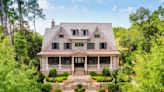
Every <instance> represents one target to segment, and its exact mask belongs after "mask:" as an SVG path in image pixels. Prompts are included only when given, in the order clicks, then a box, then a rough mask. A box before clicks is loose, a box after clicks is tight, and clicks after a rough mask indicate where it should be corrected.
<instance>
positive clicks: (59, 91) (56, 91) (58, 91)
mask: <svg viewBox="0 0 164 92" xmlns="http://www.w3.org/2000/svg"><path fill="white" fill-rule="evenodd" d="M54 92H62V91H61V89H56V90H55V91H54Z"/></svg>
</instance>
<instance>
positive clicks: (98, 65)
mask: <svg viewBox="0 0 164 92" xmlns="http://www.w3.org/2000/svg"><path fill="white" fill-rule="evenodd" d="M97 69H100V56H98V62H97Z"/></svg>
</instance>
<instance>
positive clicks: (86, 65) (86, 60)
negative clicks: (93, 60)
mask: <svg viewBox="0 0 164 92" xmlns="http://www.w3.org/2000/svg"><path fill="white" fill-rule="evenodd" d="M84 65H85V73H87V66H88V65H87V56H85V64H84Z"/></svg>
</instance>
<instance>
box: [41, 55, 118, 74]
mask: <svg viewBox="0 0 164 92" xmlns="http://www.w3.org/2000/svg"><path fill="white" fill-rule="evenodd" d="M40 65H41V67H40V71H41V72H42V73H43V74H47V73H48V71H49V70H50V69H52V68H55V69H57V71H58V74H61V73H63V72H68V73H70V74H72V75H74V74H75V75H76V74H77V73H78V72H81V73H82V74H89V73H90V72H91V71H96V72H97V73H101V71H102V69H103V68H104V67H108V68H109V70H110V71H113V70H115V69H117V68H118V66H119V57H118V56H117V55H110V56H109V55H99V56H95V55H73V56H42V57H41V62H40ZM78 70H80V71H78Z"/></svg>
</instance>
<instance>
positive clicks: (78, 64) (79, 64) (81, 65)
mask: <svg viewBox="0 0 164 92" xmlns="http://www.w3.org/2000/svg"><path fill="white" fill-rule="evenodd" d="M74 62H75V68H84V62H85V58H84V57H75V58H74Z"/></svg>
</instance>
